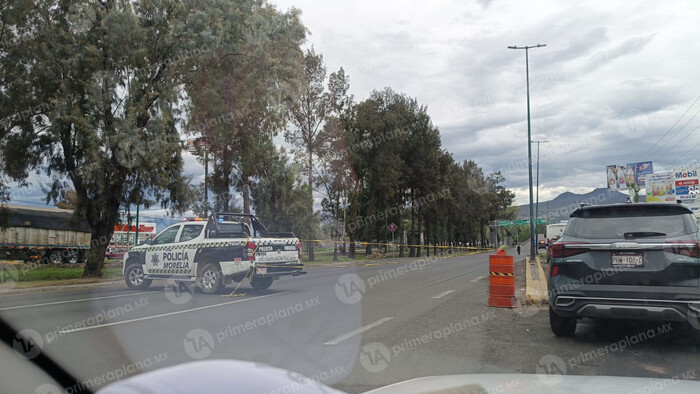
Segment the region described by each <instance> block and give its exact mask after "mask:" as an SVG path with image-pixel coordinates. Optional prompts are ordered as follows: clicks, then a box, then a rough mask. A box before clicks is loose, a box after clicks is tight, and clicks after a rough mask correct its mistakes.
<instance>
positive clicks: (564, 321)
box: [549, 307, 576, 337]
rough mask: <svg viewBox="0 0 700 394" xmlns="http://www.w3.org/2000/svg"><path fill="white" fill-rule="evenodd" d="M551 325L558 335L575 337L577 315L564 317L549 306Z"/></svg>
mask: <svg viewBox="0 0 700 394" xmlns="http://www.w3.org/2000/svg"><path fill="white" fill-rule="evenodd" d="M549 326H550V327H551V328H552V332H553V333H554V335H556V336H558V337H573V336H574V333H575V332H576V316H570V317H564V316H559V315H557V313H556V312H554V310H552V308H551V307H550V308H549Z"/></svg>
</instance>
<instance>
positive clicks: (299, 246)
mask: <svg viewBox="0 0 700 394" xmlns="http://www.w3.org/2000/svg"><path fill="white" fill-rule="evenodd" d="M297 251H298V252H299V260H301V241H299V243H297Z"/></svg>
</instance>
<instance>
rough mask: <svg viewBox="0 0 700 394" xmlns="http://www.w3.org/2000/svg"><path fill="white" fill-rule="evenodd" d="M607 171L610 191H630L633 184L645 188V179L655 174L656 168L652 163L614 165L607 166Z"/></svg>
mask: <svg viewBox="0 0 700 394" xmlns="http://www.w3.org/2000/svg"><path fill="white" fill-rule="evenodd" d="M605 169H606V171H605V172H606V183H607V185H608V189H611V190H624V189H629V188H630V187H632V184H633V183H636V184H637V186H639V187H644V182H645V178H644V177H645V176H646V175H648V174H653V173H654V166H653V164H652V162H651V161H640V162H637V163H627V164H613V165H609V166H606V167H605Z"/></svg>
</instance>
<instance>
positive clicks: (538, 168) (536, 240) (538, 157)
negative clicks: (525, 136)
mask: <svg viewBox="0 0 700 394" xmlns="http://www.w3.org/2000/svg"><path fill="white" fill-rule="evenodd" d="M530 142H531V143H532V142H537V202H535V217H536V218H537V219H539V218H540V143H543V144H546V143H547V142H549V141H546V140H545V141H530ZM537 225H539V223H537ZM535 228H537V227H536V226H535ZM539 238H540V232H539V231H537V232H536V233H535V244H537V243H539V242H540V239H539Z"/></svg>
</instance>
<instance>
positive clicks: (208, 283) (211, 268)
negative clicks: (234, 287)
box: [197, 263, 224, 294]
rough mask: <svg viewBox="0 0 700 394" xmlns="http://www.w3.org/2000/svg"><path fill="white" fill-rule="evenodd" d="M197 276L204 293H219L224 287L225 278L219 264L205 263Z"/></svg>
mask: <svg viewBox="0 0 700 394" xmlns="http://www.w3.org/2000/svg"><path fill="white" fill-rule="evenodd" d="M197 276H198V279H197V284H198V285H199V288H200V290H202V293H204V294H217V293H218V292H220V291H221V289H223V288H224V278H223V275H222V274H221V269H220V268H219V265H218V264H215V263H207V264H204V266H203V267H202V269H201V270H200V271H199V275H197Z"/></svg>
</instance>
